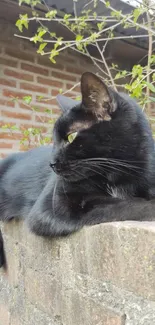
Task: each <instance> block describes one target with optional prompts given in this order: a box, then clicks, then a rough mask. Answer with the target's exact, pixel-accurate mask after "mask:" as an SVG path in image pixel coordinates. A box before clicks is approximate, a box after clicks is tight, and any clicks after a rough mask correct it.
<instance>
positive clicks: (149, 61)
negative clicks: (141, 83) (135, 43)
mask: <svg viewBox="0 0 155 325" xmlns="http://www.w3.org/2000/svg"><path fill="white" fill-rule="evenodd" d="M146 4H148V7H149V5H150V0H146ZM146 14H147V21H148V27H149V32H148V36H149V48H148V61H147V83H148V84H150V82H151V56H152V40H153V37H152V32H151V27H152V22H151V16H150V13H149V10H147V13H146ZM146 96H147V99H148V100H149V98H150V88H149V87H148V86H147V88H146ZM146 113H147V114H148V115H150V114H151V102H150V101H149V102H148V103H147V106H146Z"/></svg>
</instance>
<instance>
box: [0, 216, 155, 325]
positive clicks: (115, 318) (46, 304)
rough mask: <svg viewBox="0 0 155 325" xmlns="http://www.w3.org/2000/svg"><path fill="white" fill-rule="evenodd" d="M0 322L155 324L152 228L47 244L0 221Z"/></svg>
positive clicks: (90, 231)
mask: <svg viewBox="0 0 155 325" xmlns="http://www.w3.org/2000/svg"><path fill="white" fill-rule="evenodd" d="M2 232H3V236H4V241H5V249H6V256H7V263H8V269H7V271H4V270H1V271H0V325H36V324H37V325H154V324H155V223H136V222H135V223H134V222H131V223H129V222H128V223H115V224H106V225H98V226H94V227H89V228H84V229H83V230H82V231H80V232H79V233H76V234H74V235H72V236H70V237H68V238H60V239H59V238H58V239H51V240H49V239H45V238H41V237H37V236H35V235H33V234H31V233H29V231H28V230H27V228H26V226H25V225H24V224H23V223H22V222H19V223H18V222H10V223H8V224H5V225H4V224H2Z"/></svg>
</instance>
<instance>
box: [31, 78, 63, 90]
mask: <svg viewBox="0 0 155 325" xmlns="http://www.w3.org/2000/svg"><path fill="white" fill-rule="evenodd" d="M37 81H38V82H39V83H41V84H42V85H47V86H51V87H56V88H62V87H63V82H61V81H57V80H53V79H46V78H42V77H38V78H37Z"/></svg>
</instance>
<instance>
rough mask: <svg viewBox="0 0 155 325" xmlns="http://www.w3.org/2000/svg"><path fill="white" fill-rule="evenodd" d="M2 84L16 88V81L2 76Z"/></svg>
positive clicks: (0, 81)
mask: <svg viewBox="0 0 155 325" xmlns="http://www.w3.org/2000/svg"><path fill="white" fill-rule="evenodd" d="M0 85H3V86H8V87H14V88H16V81H15V80H8V79H4V78H0Z"/></svg>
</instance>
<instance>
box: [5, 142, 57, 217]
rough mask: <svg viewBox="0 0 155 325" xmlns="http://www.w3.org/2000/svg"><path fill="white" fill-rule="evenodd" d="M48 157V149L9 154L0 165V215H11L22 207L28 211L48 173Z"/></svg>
mask: <svg viewBox="0 0 155 325" xmlns="http://www.w3.org/2000/svg"><path fill="white" fill-rule="evenodd" d="M51 157H52V146H42V147H39V148H35V149H32V150H29V151H27V152H24V153H23V152H20V153H17V154H12V155H10V156H9V157H7V158H6V159H4V160H2V161H1V162H0V212H1V214H3V211H4V212H5V214H6V213H7V212H6V210H7V211H9V210H10V211H9V212H8V213H9V215H10V214H11V215H12V214H14V212H13V211H15V210H17V209H18V210H19V211H21V210H20V209H22V207H25V206H26V207H27V210H26V212H28V211H29V208H30V207H31V206H32V205H33V203H34V202H35V201H36V199H37V198H38V196H39V195H40V193H41V191H42V189H43V188H44V186H45V185H46V182H47V180H48V178H49V177H50V175H51V173H52V169H51V168H50V161H51ZM8 213H7V214H8ZM21 213H22V211H21ZM24 214H25V213H24Z"/></svg>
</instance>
